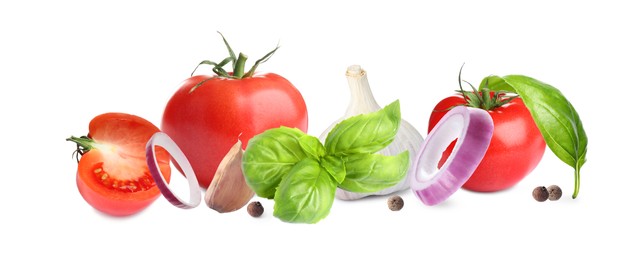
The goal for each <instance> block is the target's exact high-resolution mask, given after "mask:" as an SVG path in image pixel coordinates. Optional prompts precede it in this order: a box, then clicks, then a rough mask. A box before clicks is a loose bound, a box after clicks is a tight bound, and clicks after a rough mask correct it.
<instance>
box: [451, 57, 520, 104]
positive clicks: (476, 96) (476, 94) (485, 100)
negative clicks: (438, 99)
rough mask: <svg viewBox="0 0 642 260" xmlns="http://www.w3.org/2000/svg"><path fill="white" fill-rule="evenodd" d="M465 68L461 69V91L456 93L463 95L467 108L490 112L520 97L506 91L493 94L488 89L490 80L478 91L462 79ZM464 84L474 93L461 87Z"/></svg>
mask: <svg viewBox="0 0 642 260" xmlns="http://www.w3.org/2000/svg"><path fill="white" fill-rule="evenodd" d="M463 68H464V66H463V65H462V66H461V68H460V69H459V90H456V91H457V92H458V93H459V94H461V95H462V97H463V98H464V100H465V101H466V104H465V106H467V107H474V108H481V109H483V110H486V111H490V110H494V109H496V108H498V107H501V106H503V105H505V104H508V103H509V102H511V101H512V100H513V99H515V98H517V97H518V95H517V94H514V93H509V92H505V91H494V92H491V91H490V89H488V79H486V81H485V82H484V87H481V88H480V89H479V91H478V90H477V89H475V87H474V86H473V85H472V84H470V82H468V81H465V80H462V79H461V72H462V70H463ZM462 82H465V83H466V84H468V86H470V87H471V88H472V89H473V91H465V90H464V88H463V87H462V85H461V83H462ZM509 94H510V95H509Z"/></svg>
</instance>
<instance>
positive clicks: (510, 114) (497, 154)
mask: <svg viewBox="0 0 642 260" xmlns="http://www.w3.org/2000/svg"><path fill="white" fill-rule="evenodd" d="M462 92H463V90H462ZM460 105H467V106H473V107H478V108H482V109H485V110H486V111H487V112H488V113H489V114H490V116H491V118H492V119H493V123H494V124H495V129H494V131H493V136H492V138H491V141H490V145H489V147H488V150H487V151H486V154H485V155H484V158H483V159H482V161H481V162H480V163H479V166H477V169H476V170H475V172H473V175H472V176H471V177H470V179H468V181H467V182H466V183H465V184H464V186H463V188H464V189H467V190H471V191H479V192H492V191H500V190H504V189H508V188H510V187H513V186H514V185H515V184H517V183H518V182H519V181H521V180H522V179H523V178H524V177H526V176H527V175H528V174H529V173H530V172H531V171H532V170H533V169H535V167H536V166H537V164H539V162H540V160H541V159H542V156H543V155H544V150H545V149H546V143H545V142H544V138H543V137H542V134H541V133H540V132H539V130H538V128H537V126H536V125H535V122H534V121H533V118H532V116H531V114H530V112H529V111H528V109H527V108H526V106H525V105H524V102H523V101H522V99H521V98H519V97H506V96H505V94H504V93H494V92H489V91H488V90H487V89H482V90H481V91H480V92H477V94H475V93H473V92H465V95H457V96H451V97H447V98H444V99H442V100H441V101H440V102H439V103H438V104H437V105H436V106H435V108H434V110H433V112H432V114H431V115H430V121H429V123H428V132H430V131H431V130H432V129H433V127H434V126H435V125H436V124H437V122H439V120H440V119H441V118H442V117H443V116H444V115H445V114H446V112H448V109H450V108H452V107H454V106H460ZM453 146H454V142H453V143H452V144H451V145H450V146H449V147H448V148H447V149H446V150H445V151H444V153H443V155H442V158H441V161H440V162H439V167H441V165H442V164H443V163H444V162H445V161H446V159H447V158H448V156H449V155H450V153H451V151H452V148H453Z"/></svg>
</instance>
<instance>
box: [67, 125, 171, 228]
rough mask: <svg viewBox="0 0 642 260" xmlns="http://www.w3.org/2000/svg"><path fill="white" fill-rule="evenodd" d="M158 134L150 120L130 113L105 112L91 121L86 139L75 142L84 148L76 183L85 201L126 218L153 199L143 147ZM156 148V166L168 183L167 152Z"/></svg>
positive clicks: (154, 190)
mask: <svg viewBox="0 0 642 260" xmlns="http://www.w3.org/2000/svg"><path fill="white" fill-rule="evenodd" d="M159 131H160V130H159V129H158V127H156V126H154V125H153V124H152V123H150V122H149V121H147V120H145V119H143V118H140V117H137V116H134V115H129V114H122V113H106V114H102V115H99V116H96V117H95V118H94V119H92V120H91V122H90V123H89V134H88V137H81V138H76V139H75V140H76V141H75V142H76V143H79V144H81V145H82V146H84V151H81V153H82V157H81V158H80V161H79V162H78V172H77V175H76V184H77V185H78V190H79V191H80V195H82V197H83V198H84V199H85V201H87V202H88V203H89V204H90V205H91V206H92V207H94V208H95V209H97V210H99V211H102V212H104V213H107V214H109V215H113V216H127V215H131V214H134V213H137V212H139V211H141V210H143V209H144V208H146V207H147V206H149V205H150V204H151V203H152V202H153V201H154V200H156V199H157V198H158V197H159V195H160V191H159V190H158V187H156V184H155V183H154V179H153V178H152V176H151V174H150V173H149V169H148V167H147V164H146V161H145V145H146V144H147V141H148V140H149V139H150V138H151V136H152V135H153V134H154V133H156V132H159ZM72 138H74V137H72ZM72 138H70V139H72ZM70 139H68V140H70ZM70 141H74V140H70ZM79 149H80V148H79ZM156 149H157V151H156V154H157V156H158V157H157V158H158V164H159V166H160V167H161V171H162V173H163V176H164V177H165V179H166V180H168V181H169V178H170V166H169V160H170V157H169V153H167V151H165V150H163V149H162V148H159V147H157V148H156Z"/></svg>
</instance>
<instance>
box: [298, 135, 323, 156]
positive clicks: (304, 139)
mask: <svg viewBox="0 0 642 260" xmlns="http://www.w3.org/2000/svg"><path fill="white" fill-rule="evenodd" d="M299 145H300V146H301V149H303V151H304V152H305V153H306V154H307V155H308V157H309V158H314V159H316V160H319V158H321V157H323V156H325V148H323V144H321V142H320V141H319V139H317V138H316V137H314V136H309V135H304V136H301V137H299Z"/></svg>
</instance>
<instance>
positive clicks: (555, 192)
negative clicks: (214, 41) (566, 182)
mask: <svg viewBox="0 0 642 260" xmlns="http://www.w3.org/2000/svg"><path fill="white" fill-rule="evenodd" d="M547 190H548V199H549V200H551V201H556V200H559V199H560V198H561V197H562V189H561V188H560V187H559V186H557V185H551V186H548V188H547Z"/></svg>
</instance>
